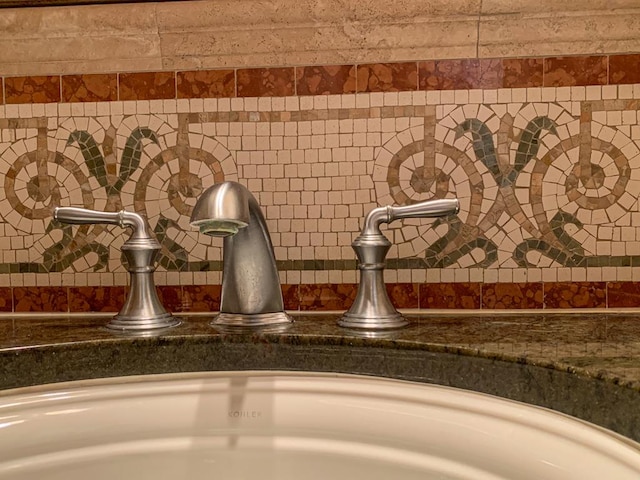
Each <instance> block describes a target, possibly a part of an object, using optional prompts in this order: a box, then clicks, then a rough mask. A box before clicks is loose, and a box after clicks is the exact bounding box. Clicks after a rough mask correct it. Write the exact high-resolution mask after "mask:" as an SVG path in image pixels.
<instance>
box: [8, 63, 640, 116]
mask: <svg viewBox="0 0 640 480" xmlns="http://www.w3.org/2000/svg"><path fill="white" fill-rule="evenodd" d="M639 67H640V54H623V55H582V56H572V57H544V58H543V57H531V58H502V59H460V60H458V59H456V60H428V61H420V62H399V63H371V64H362V65H312V66H298V67H269V68H242V69H237V70H236V69H230V68H227V69H220V70H190V71H158V72H123V73H120V74H117V75H116V74H92V75H63V76H58V75H52V76H22V77H13V76H5V77H4V78H3V79H2V80H3V81H2V93H3V95H2V96H0V97H2V98H0V104H2V103H4V104H29V103H55V102H96V101H112V100H116V99H117V100H155V99H175V98H178V99H183V98H235V97H263V96H271V97H283V96H291V95H300V96H302V95H334V94H344V93H365V92H394V91H416V90H426V91H434V90H435V91H438V90H453V89H486V88H531V87H541V86H545V87H567V86H587V85H622V84H633V83H640V68H639Z"/></svg>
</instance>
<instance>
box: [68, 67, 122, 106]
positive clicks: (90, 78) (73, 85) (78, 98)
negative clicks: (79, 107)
mask: <svg viewBox="0 0 640 480" xmlns="http://www.w3.org/2000/svg"><path fill="white" fill-rule="evenodd" d="M117 99H118V75H116V74H115V73H113V74H95V75H64V76H63V77H62V101H63V102H112V101H114V100H117Z"/></svg>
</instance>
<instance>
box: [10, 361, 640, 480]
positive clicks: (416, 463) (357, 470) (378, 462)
mask: <svg viewBox="0 0 640 480" xmlns="http://www.w3.org/2000/svg"><path fill="white" fill-rule="evenodd" d="M35 478H37V479H39V480H43V479H61V480H62V479H64V480H76V479H82V480H86V479H91V480H102V479H110V480H111V479H114V478H118V479H129V478H131V479H136V480H144V479H154V480H157V479H173V480H182V479H190V480H198V479H205V478H206V479H211V478H220V479H225V480H233V479H250V478H251V479H253V478H262V479H279V480H289V479H296V480H299V479H323V480H324V479H328V478H330V479H350V480H351V479H354V478H366V479H367V480H373V479H390V478H393V479H421V480H429V479H438V480H445V479H447V480H450V479H456V480H462V479H464V480H498V479H514V480H515V479H517V480H528V479H536V480H539V479H545V480H556V479H581V480H588V479H598V480H600V479H603V478H609V479H614V478H615V479H616V480H626V479H634V480H637V479H638V478H640V449H639V446H638V444H636V443H634V442H632V441H630V440H628V439H626V438H624V437H621V436H619V435H617V434H614V433H612V432H609V431H607V430H604V429H601V428H599V427H596V426H593V425H591V424H588V423H585V422H582V421H580V420H577V419H574V418H572V417H568V416H565V415H562V414H559V413H556V412H553V411H550V410H545V409H542V408H538V407H532V406H528V405H524V404H520V403H516V402H512V401H509V400H504V399H500V398H496V397H491V396H488V395H484V394H479V393H473V392H468V391H464V390H458V389H453V388H448V387H441V386H434V385H427V384H417V383H411V382H403V381H397V380H389V379H382V378H376V377H363V376H355V375H342V374H326V373H325V374H320V373H317V374H316V373H294V372H210V373H190V374H171V375H154V376H139V377H119V378H114V379H100V380H90V381H81V382H69V383H64V384H63V383H61V384H52V385H45V386H38V387H29V388H22V389H17V390H8V391H5V392H0V479H35Z"/></svg>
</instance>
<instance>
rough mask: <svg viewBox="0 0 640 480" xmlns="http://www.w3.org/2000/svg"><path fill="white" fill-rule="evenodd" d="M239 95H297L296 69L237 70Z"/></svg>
mask: <svg viewBox="0 0 640 480" xmlns="http://www.w3.org/2000/svg"><path fill="white" fill-rule="evenodd" d="M236 74H237V85H238V91H237V95H238V97H286V96H290V95H295V69H294V68H293V67H287V68H244V69H240V70H238V71H237V73H236Z"/></svg>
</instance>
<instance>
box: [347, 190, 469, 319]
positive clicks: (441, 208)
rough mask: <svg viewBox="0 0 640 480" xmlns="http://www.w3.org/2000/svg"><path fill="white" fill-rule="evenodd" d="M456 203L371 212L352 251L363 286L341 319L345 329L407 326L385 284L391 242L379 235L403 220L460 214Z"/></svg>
mask: <svg viewBox="0 0 640 480" xmlns="http://www.w3.org/2000/svg"><path fill="white" fill-rule="evenodd" d="M459 209H460V203H459V202H458V200H457V199H445V200H427V201H425V202H420V203H415V204H413V205H407V206H403V207H391V206H386V207H378V208H374V209H373V210H371V211H370V212H369V214H368V215H367V216H366V218H365V220H364V226H363V228H362V232H361V233H360V235H359V236H358V237H357V238H356V239H355V240H354V241H353V243H352V244H351V247H352V248H353V249H354V250H355V252H356V256H357V257H358V269H359V270H360V285H359V287H358V293H357V295H356V299H355V300H354V302H353V305H351V308H350V309H349V310H348V311H347V312H346V313H345V314H344V315H343V316H342V318H340V320H339V321H338V325H340V326H342V327H351V328H362V329H372V330H378V329H389V328H400V327H404V326H405V325H407V324H408V322H407V320H406V319H405V318H404V317H403V316H402V314H400V312H398V311H397V310H396V309H395V307H394V306H393V305H392V303H391V300H389V295H388V294H387V289H386V288H385V284H384V277H383V270H384V262H385V256H386V255H387V252H388V251H389V248H391V242H390V241H389V240H388V239H387V237H385V236H384V235H383V234H382V233H381V232H380V225H381V224H382V223H391V222H393V221H394V220H398V219H402V218H433V217H444V216H447V215H453V214H456V213H458V211H459Z"/></svg>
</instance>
